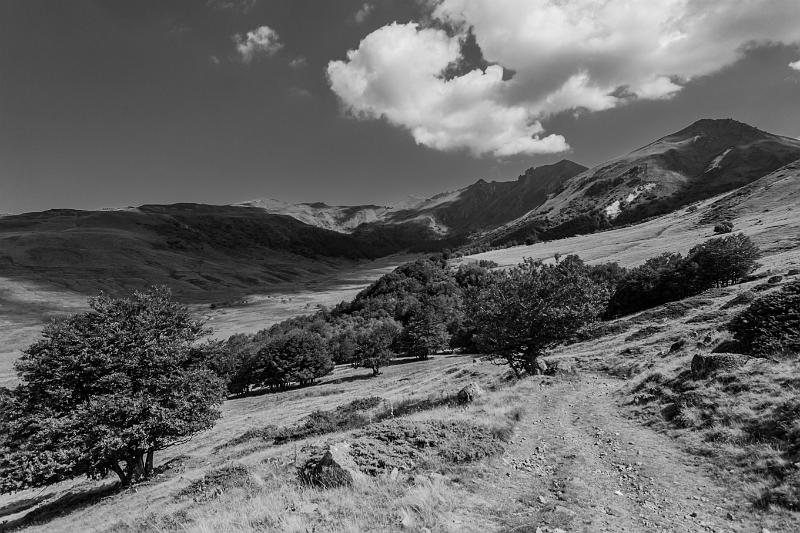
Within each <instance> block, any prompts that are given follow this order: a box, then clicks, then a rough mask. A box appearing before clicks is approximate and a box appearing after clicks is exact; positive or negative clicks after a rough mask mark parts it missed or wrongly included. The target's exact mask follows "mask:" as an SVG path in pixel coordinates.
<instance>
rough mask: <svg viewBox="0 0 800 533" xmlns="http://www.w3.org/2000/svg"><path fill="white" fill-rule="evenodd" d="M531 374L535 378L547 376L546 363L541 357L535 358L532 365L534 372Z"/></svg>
mask: <svg viewBox="0 0 800 533" xmlns="http://www.w3.org/2000/svg"><path fill="white" fill-rule="evenodd" d="M533 373H534V374H536V375H537V376H542V375H545V374H547V363H545V361H544V359H543V358H541V357H537V358H536V362H535V363H534V370H533Z"/></svg>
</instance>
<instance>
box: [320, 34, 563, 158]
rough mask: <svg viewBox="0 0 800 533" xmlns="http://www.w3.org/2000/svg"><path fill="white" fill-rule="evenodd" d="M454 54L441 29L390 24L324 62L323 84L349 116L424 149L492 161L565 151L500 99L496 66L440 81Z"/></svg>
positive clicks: (455, 43)
mask: <svg viewBox="0 0 800 533" xmlns="http://www.w3.org/2000/svg"><path fill="white" fill-rule="evenodd" d="M459 54H460V43H459V40H458V39H456V38H453V37H450V36H448V35H447V33H446V32H445V31H443V30H440V29H434V28H420V27H419V26H418V25H417V24H414V23H410V24H397V23H394V24H391V25H388V26H384V27H382V28H379V29H378V30H376V31H374V32H373V33H371V34H369V35H368V36H367V37H365V38H364V40H362V41H361V44H360V45H359V47H358V49H357V50H350V51H349V52H348V53H347V60H346V61H332V62H331V63H329V64H328V79H329V81H330V85H331V88H332V89H333V91H334V92H335V93H336V94H337V95H338V96H339V98H340V99H341V100H342V102H343V103H344V105H345V106H346V107H347V109H348V110H349V112H351V113H352V114H353V115H355V116H357V117H360V118H379V117H383V118H385V119H386V120H388V121H389V122H390V123H392V124H395V125H397V126H402V127H405V128H407V129H409V130H410V131H411V134H412V135H413V136H414V139H415V140H416V141H417V143H419V144H423V145H425V146H430V147H432V148H436V149H439V150H452V149H457V148H468V149H470V150H472V152H473V153H475V154H481V153H485V152H491V153H494V154H495V155H498V156H503V155H511V154H514V153H520V152H524V153H542V152H557V151H563V150H565V149H566V148H567V146H566V142H565V141H564V138H563V137H560V136H556V135H550V136H548V137H545V138H540V137H539V134H540V133H542V130H543V128H542V126H541V124H540V123H539V122H538V121H536V120H532V117H531V116H530V113H529V112H528V111H527V110H526V109H525V108H524V107H523V106H515V105H510V104H509V103H507V102H505V101H504V93H505V87H504V85H505V82H504V81H503V68H502V67H500V66H497V65H494V66H489V67H487V68H486V70H485V71H481V70H479V69H476V70H473V71H471V72H468V73H466V74H464V75H463V76H458V77H455V78H452V79H450V80H445V79H443V78H442V77H441V76H440V74H441V73H442V72H443V71H444V69H445V68H447V66H448V65H450V64H451V63H454V62H455V61H456V60H457V59H458V57H459Z"/></svg>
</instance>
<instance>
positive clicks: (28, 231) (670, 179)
mask: <svg viewBox="0 0 800 533" xmlns="http://www.w3.org/2000/svg"><path fill="white" fill-rule="evenodd" d="M797 160H800V141H797V140H794V139H791V138H788V137H782V136H777V135H773V134H769V133H767V132H763V131H761V130H758V129H757V128H754V127H752V126H748V125H746V124H742V123H739V122H736V121H732V120H702V121H697V122H696V123H694V124H692V125H690V126H689V127H687V128H684V129H682V130H680V131H679V132H676V133H673V134H670V135H666V136H664V137H661V138H660V139H657V140H656V141H654V142H652V143H649V144H647V145H644V146H642V147H641V148H637V149H636V150H633V151H632V152H629V153H628V154H625V155H623V156H620V157H617V158H614V159H612V160H610V161H608V162H606V163H603V164H601V165H597V166H595V167H593V168H586V167H584V166H583V165H580V164H578V163H574V162H572V161H569V160H562V161H559V162H557V163H553V164H551V165H542V166H539V167H532V168H529V169H528V170H526V171H525V172H524V173H522V174H521V175H519V176H518V177H517V178H516V179H515V180H511V181H491V182H490V181H486V180H483V179H480V180H477V181H475V182H474V183H472V184H471V185H468V186H466V187H463V188H461V189H457V190H455V191H450V192H445V193H441V194H438V195H435V196H433V197H430V198H418V197H412V198H411V199H409V200H407V201H404V202H401V203H398V204H395V205H394V206H393V207H391V208H389V207H386V206H375V205H369V206H329V205H327V204H324V203H322V202H311V203H306V204H289V203H286V202H280V201H277V200H269V201H266V200H262V201H258V200H255V201H250V202H244V203H242V204H238V205H227V206H226V205H206V204H191V203H179V204H171V205H152V204H148V205H142V206H138V207H127V208H114V209H105V210H95V211H81V210H70V209H53V210H49V211H44V212H39V213H24V214H19V215H7V216H3V217H0V277H6V278H12V279H23V280H29V281H30V280H32V281H37V282H45V283H48V284H50V285H55V286H59V287H62V288H68V289H71V290H75V291H77V292H96V291H97V290H108V291H112V292H116V291H120V290H129V289H131V288H138V287H142V286H145V285H148V284H152V283H166V284H169V285H171V286H173V287H174V288H176V290H177V292H178V293H182V294H187V295H192V297H198V298H199V297H203V295H204V294H207V293H208V294H210V293H212V292H215V291H216V293H225V292H226V291H234V292H248V291H251V290H254V289H256V288H258V290H264V289H265V288H268V287H270V286H274V285H275V284H281V283H291V282H295V281H297V280H301V281H302V280H307V279H313V278H314V277H315V276H319V275H324V274H326V273H329V272H331V270H332V269H336V268H339V267H340V266H342V265H343V264H344V263H343V262H352V261H361V260H369V259H375V258H378V257H384V256H387V255H391V254H394V253H401V252H411V253H430V252H437V251H442V250H444V249H464V248H470V249H473V250H474V249H486V248H487V247H495V246H507V245H509V244H513V243H515V242H516V243H521V242H536V241H539V240H552V239H557V238H561V237H568V236H573V235H576V234H586V233H591V232H594V231H597V230H599V229H604V228H610V227H614V226H621V225H625V224H632V223H636V222H640V221H643V220H645V219H648V218H651V217H653V216H655V215H658V214H663V213H666V212H670V211H674V210H676V209H678V208H680V207H682V206H685V205H687V204H690V203H692V202H695V201H697V200H700V199H706V198H711V197H713V196H716V195H718V194H720V193H725V192H728V191H731V190H734V189H737V188H740V187H743V186H746V185H749V184H753V183H754V182H756V181H757V180H758V179H759V178H761V177H762V176H765V175H768V174H770V173H772V172H775V171H776V170H778V169H779V168H781V167H783V166H785V165H786V164H788V163H791V162H793V161H797ZM781 183H783V182H781ZM780 186H781V185H776V187H780ZM259 202H260V203H259ZM215 297H216V296H215Z"/></svg>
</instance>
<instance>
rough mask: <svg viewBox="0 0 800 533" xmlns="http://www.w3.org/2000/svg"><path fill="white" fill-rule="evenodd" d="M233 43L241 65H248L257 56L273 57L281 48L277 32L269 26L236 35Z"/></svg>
mask: <svg viewBox="0 0 800 533" xmlns="http://www.w3.org/2000/svg"><path fill="white" fill-rule="evenodd" d="M233 42H234V43H235V44H236V51H237V52H238V53H239V56H240V58H241V60H242V62H243V63H250V62H251V61H252V60H253V58H255V57H256V56H258V55H262V54H263V55H268V56H270V55H274V54H275V53H276V52H277V51H278V50H280V49H281V48H283V44H282V43H281V41H280V37H279V36H278V32H276V31H275V30H273V29H272V28H270V27H269V26H261V27H259V28H256V29H254V30H253V31H249V32H247V33H246V34H241V33H237V34H236V35H234V36H233Z"/></svg>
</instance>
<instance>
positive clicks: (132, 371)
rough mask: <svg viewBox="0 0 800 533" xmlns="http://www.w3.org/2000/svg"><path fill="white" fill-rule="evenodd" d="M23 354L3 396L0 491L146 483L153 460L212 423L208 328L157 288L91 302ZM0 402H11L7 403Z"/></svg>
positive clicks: (218, 394)
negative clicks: (14, 381)
mask: <svg viewBox="0 0 800 533" xmlns="http://www.w3.org/2000/svg"><path fill="white" fill-rule="evenodd" d="M89 305H90V307H91V311H88V312H85V313H80V314H76V315H73V316H71V317H68V318H66V319H61V320H56V321H53V322H51V323H49V324H48V325H47V326H45V328H44V332H43V338H42V339H41V340H39V341H38V342H36V343H35V344H33V345H32V346H30V347H29V348H28V349H27V350H25V352H24V354H23V356H22V357H21V358H20V359H19V360H18V361H17V363H16V369H17V373H18V374H19V378H20V381H21V385H19V386H18V387H17V389H15V390H14V391H13V394H12V395H11V398H9V396H8V395H7V394H6V395H4V396H5V397H6V400H5V401H3V404H4V408H3V411H5V412H6V416H4V417H3V422H2V425H3V426H4V427H2V428H0V429H2V431H0V433H2V434H3V435H4V438H0V492H9V491H16V490H21V489H24V488H27V487H41V486H45V485H50V484H53V483H57V482H59V481H62V480H65V479H70V478H74V477H77V476H80V475H86V476H89V477H94V478H99V477H103V476H105V475H106V474H107V473H109V472H114V473H116V474H117V475H118V476H119V478H120V481H121V482H122V484H128V483H130V482H131V481H135V480H138V479H141V478H147V477H149V476H150V475H151V474H152V471H153V460H154V458H153V457H154V454H155V452H156V451H158V450H163V449H164V448H167V447H169V446H172V445H174V444H177V443H179V442H182V441H185V440H186V439H188V438H190V437H191V436H192V435H194V434H195V433H197V432H199V431H202V430H204V429H208V428H210V427H212V426H213V424H214V421H215V420H216V419H217V418H219V416H220V412H219V409H218V407H219V405H220V404H221V402H222V399H223V395H224V385H223V383H222V380H221V379H220V378H219V377H218V376H217V375H216V374H215V373H214V372H213V371H212V370H211V368H210V357H211V356H212V355H213V353H214V350H209V349H208V345H198V344H197V341H198V340H200V339H201V338H203V337H204V336H206V335H207V334H208V333H209V330H207V329H205V328H204V327H203V323H202V322H200V321H197V320H195V319H193V318H191V315H190V313H189V310H188V309H187V308H186V306H183V305H180V304H178V303H176V302H174V301H172V299H171V295H170V293H169V290H168V289H166V288H153V289H151V290H149V291H147V292H137V293H134V294H133V297H131V298H110V297H107V296H99V297H97V298H92V299H90V300H89ZM9 399H10V400H11V401H10V402H9Z"/></svg>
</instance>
